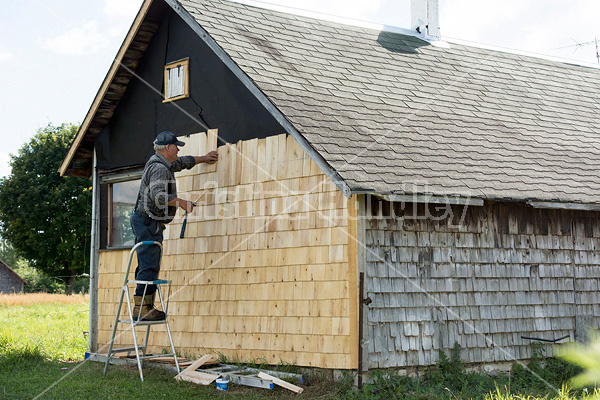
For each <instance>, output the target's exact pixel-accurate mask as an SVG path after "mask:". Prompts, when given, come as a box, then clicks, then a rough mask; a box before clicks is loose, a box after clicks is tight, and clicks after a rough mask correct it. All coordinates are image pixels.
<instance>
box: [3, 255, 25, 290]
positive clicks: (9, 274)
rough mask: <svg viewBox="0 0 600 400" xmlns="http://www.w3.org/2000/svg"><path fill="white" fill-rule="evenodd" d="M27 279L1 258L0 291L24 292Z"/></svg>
mask: <svg viewBox="0 0 600 400" xmlns="http://www.w3.org/2000/svg"><path fill="white" fill-rule="evenodd" d="M24 287H25V280H23V278H21V276H20V275H19V274H17V273H16V272H15V271H13V269H12V268H11V267H9V266H8V265H7V264H6V263H5V262H4V261H2V260H0V293H23V291H24Z"/></svg>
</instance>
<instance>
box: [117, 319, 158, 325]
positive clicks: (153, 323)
mask: <svg viewBox="0 0 600 400" xmlns="http://www.w3.org/2000/svg"><path fill="white" fill-rule="evenodd" d="M166 321H167V320H166V319H163V320H160V321H144V320H141V321H133V326H145V325H162V324H166V323H167V322H166ZM118 322H119V323H122V324H131V320H130V319H120V320H119V321H118Z"/></svg>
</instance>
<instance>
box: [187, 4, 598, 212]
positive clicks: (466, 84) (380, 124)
mask: <svg viewBox="0 0 600 400" xmlns="http://www.w3.org/2000/svg"><path fill="white" fill-rule="evenodd" d="M181 4H182V5H183V6H184V7H185V9H186V10H187V11H188V12H189V13H190V14H192V16H193V17H194V18H195V19H196V21H197V22H198V23H199V24H200V25H201V26H202V27H203V28H204V29H205V30H206V31H207V32H208V33H209V34H210V35H211V36H212V37H213V39H214V40H215V41H216V42H217V43H218V44H219V45H220V46H221V47H222V48H223V50H224V51H225V52H226V53H227V54H228V55H229V56H230V57H231V58H232V59H233V61H234V62H236V63H237V64H238V65H239V66H240V68H241V69H242V70H243V71H244V72H245V73H246V74H247V75H248V76H249V77H250V78H251V79H252V80H253V81H254V82H255V84H256V85H257V86H258V87H259V88H260V90H262V91H263V92H264V93H265V95H266V96H267V97H268V98H269V100H270V101H271V102H272V103H273V104H274V105H275V106H276V107H277V108H278V109H279V110H280V111H281V112H282V114H283V115H285V117H286V118H287V119H288V120H289V121H290V122H291V123H292V125H293V126H294V127H295V128H296V129H297V130H298V132H299V133H300V134H302V135H303V136H304V137H305V138H306V139H307V140H308V141H309V143H311V145H312V146H313V147H314V148H315V149H316V150H317V151H318V152H319V153H320V154H321V155H322V156H323V157H324V159H325V160H326V161H327V162H328V163H329V164H330V165H331V166H332V167H333V168H334V169H335V170H336V171H337V172H338V173H339V174H340V176H341V177H342V178H343V179H344V180H345V181H346V183H347V184H348V185H349V186H350V188H352V189H353V190H364V189H368V190H373V191H377V192H381V193H415V192H416V193H434V194H451V195H461V196H475V197H479V198H487V199H511V200H520V201H523V200H541V201H562V202H582V203H600V176H598V171H599V170H600V70H599V69H595V68H591V67H583V66H577V65H570V64H566V63H560V62H556V61H550V60H545V59H540V58H535V57H530V56H524V55H518V54H511V53H507V52H499V51H493V50H488V49H483V48H477V47H469V46H464V45H459V44H454V43H451V44H450V48H443V47H435V46H432V45H430V44H429V43H427V42H425V41H423V40H420V39H419V38H417V37H413V36H408V35H401V34H397V33H392V32H385V31H382V32H380V31H375V30H370V29H366V28H361V27H356V26H349V25H342V24H339V23H334V22H328V21H323V20H318V19H312V18H307V17H303V16H297V15H292V14H286V13H282V12H277V11H272V10H267V9H261V8H256V7H252V6H248V5H242V4H237V3H232V2H227V1H211V0H182V1H181Z"/></svg>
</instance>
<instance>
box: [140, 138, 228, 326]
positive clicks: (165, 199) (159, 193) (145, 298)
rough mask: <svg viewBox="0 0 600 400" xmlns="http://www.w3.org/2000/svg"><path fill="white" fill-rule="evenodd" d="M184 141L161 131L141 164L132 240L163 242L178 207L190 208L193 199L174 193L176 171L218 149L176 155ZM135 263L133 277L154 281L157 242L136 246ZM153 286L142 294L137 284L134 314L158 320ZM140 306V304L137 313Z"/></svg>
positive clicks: (203, 160)
mask: <svg viewBox="0 0 600 400" xmlns="http://www.w3.org/2000/svg"><path fill="white" fill-rule="evenodd" d="M184 145H185V143H184V142H182V141H179V140H177V137H176V136H175V134H174V133H172V132H168V131H165V132H161V133H159V134H158V136H157V137H156V140H155V141H154V151H155V152H156V153H155V154H154V155H153V156H152V157H150V159H149V160H148V162H147V163H146V166H145V167H144V172H143V174H142V182H141V184H140V190H139V193H138V197H137V201H136V205H135V209H134V211H133V214H132V215H131V227H132V228H133V233H134V234H135V242H136V243H139V242H143V241H154V242H159V243H162V241H163V230H164V229H165V224H168V223H169V222H171V221H172V220H173V218H174V217H175V212H176V211H177V207H181V208H182V209H184V210H185V212H192V210H193V209H194V203H192V202H191V201H187V200H183V199H180V198H179V197H177V185H176V183H175V172H179V171H181V170H182V169H191V168H193V167H194V166H195V165H196V164H198V163H210V164H212V163H214V162H216V161H217V152H216V151H211V152H210V153H208V154H206V155H205V156H184V157H177V153H179V147H181V146H184ZM137 255H138V267H137V268H136V270H135V279H136V280H139V281H153V280H156V279H158V273H159V271H160V248H159V247H158V246H140V247H138V248H137ZM155 294H156V286H154V285H149V286H148V287H147V288H146V293H145V295H144V285H142V284H138V285H137V287H136V290H135V295H134V306H135V307H134V309H133V315H134V316H136V318H137V316H138V315H140V319H141V320H144V321H160V320H164V319H165V317H166V316H165V313H164V312H163V311H159V310H157V309H156V308H155V307H154V298H155ZM140 307H141V308H142V310H141V313H140Z"/></svg>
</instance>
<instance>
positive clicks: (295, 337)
mask: <svg viewBox="0 0 600 400" xmlns="http://www.w3.org/2000/svg"><path fill="white" fill-rule="evenodd" d="M134 74H135V75H134ZM599 109H600V70H599V69H598V68H596V67H593V66H581V65H573V64H567V63H563V62H558V61H553V60H547V59H541V58H536V57H532V56H528V55H522V54H512V53H508V52H501V51H496V50H491V49H486V48H480V47H473V46H466V45H463V44H460V43H454V42H443V41H440V40H436V38H433V37H429V36H425V35H420V34H417V33H415V32H410V31H406V30H400V29H394V28H386V29H382V28H381V27H379V29H377V27H374V26H371V25H356V24H354V25H352V24H343V23H340V22H332V21H327V20H324V19H319V18H315V17H314V16H306V15H302V16H301V15H294V14H291V13H289V12H285V11H282V10H273V9H264V8H258V7H255V6H251V5H247V4H242V3H238V2H230V1H222V0H182V1H179V2H177V1H174V0H154V1H152V0H147V1H145V2H144V4H143V5H142V7H141V9H140V12H139V14H138V16H137V17H136V20H135V21H134V23H133V25H132V28H131V30H130V32H129V34H128V36H127V37H126V39H125V41H124V43H123V46H122V48H121V49H120V51H119V53H118V55H117V57H116V59H115V62H114V64H113V66H112V67H111V69H110V71H109V72H108V74H107V77H106V79H105V81H104V82H103V84H102V86H101V87H100V90H99V92H98V95H97V97H96V99H95V100H94V103H93V104H92V106H91V108H90V111H89V113H88V114H87V116H86V118H85V120H84V122H83V124H82V126H81V129H80V131H79V133H78V135H77V138H76V139H75V141H74V143H73V145H72V147H71V150H70V152H69V154H68V155H67V157H66V158H65V160H64V162H63V165H62V167H61V173H62V174H63V175H72V176H90V175H91V176H93V179H94V213H95V217H94V227H93V232H92V233H93V238H94V239H93V248H94V250H93V254H92V297H91V299H92V300H91V306H90V307H91V321H90V322H91V327H90V340H91V342H90V346H91V351H93V352H102V348H103V345H105V344H106V343H107V341H108V340H109V337H110V332H111V329H112V323H113V321H114V313H115V312H116V306H117V301H118V295H119V291H120V286H119V285H120V282H121V281H122V273H123V270H124V268H125V263H126V257H127V254H128V252H129V248H131V245H132V236H131V231H130V228H129V223H128V216H129V214H130V213H131V210H132V208H133V203H134V201H135V197H136V195H137V189H138V186H139V177H140V175H141V170H142V167H143V164H144V162H145V161H146V160H147V159H148V157H149V156H150V155H151V154H152V140H153V139H154V137H155V135H156V134H158V133H159V132H160V131H162V130H166V129H168V130H171V131H173V132H175V133H177V135H179V136H181V139H182V140H184V141H186V142H188V145H186V146H185V147H184V148H183V151H182V153H183V152H185V153H187V154H202V153H203V152H206V151H207V150H210V146H209V143H210V142H211V137H213V136H211V135H214V134H215V130H217V129H218V136H219V139H220V140H219V143H218V152H219V162H218V163H217V165H216V167H211V168H207V167H205V166H199V167H196V168H195V169H194V170H191V171H188V172H187V173H185V174H182V175H181V176H180V177H179V180H178V188H179V193H180V195H181V196H182V197H185V198H188V199H190V200H193V199H195V198H196V197H197V196H198V195H199V194H201V193H203V192H204V191H206V193H207V194H206V195H205V196H204V197H203V199H202V200H201V201H200V203H201V204H200V205H199V207H198V208H197V209H196V211H195V214H194V219H193V220H192V221H191V223H190V224H189V225H188V228H187V233H186V237H185V238H184V239H179V231H180V228H181V222H182V219H181V217H182V216H179V217H178V218H177V219H176V220H175V221H174V223H172V224H171V225H170V226H169V227H168V229H167V231H166V232H165V239H166V240H165V255H164V258H163V267H162V272H161V274H162V276H164V277H165V278H168V279H172V280H173V282H174V284H175V285H176V293H175V295H174V296H173V298H172V303H171V304H172V309H171V311H170V321H172V322H171V329H172V331H173V332H174V339H175V344H176V347H178V348H179V350H180V351H181V352H187V353H197V354H199V353H203V352H206V351H214V352H220V353H222V354H224V355H226V356H230V357H238V358H240V359H243V360H253V359H266V360H267V361H268V362H271V363H278V362H280V361H284V362H287V363H292V364H297V365H302V366H316V367H323V368H332V369H356V368H358V367H359V363H362V364H363V368H365V369H366V368H380V367H404V368H408V367H415V366H426V365H431V364H432V363H434V362H435V361H436V360H437V359H438V356H439V350H444V351H448V350H449V349H451V348H452V347H453V346H454V343H455V342H458V343H459V344H460V345H461V349H462V350H461V351H462V354H461V355H462V357H463V359H464V360H465V361H466V362H467V363H472V364H493V365H501V364H502V363H505V362H507V361H512V360H515V359H526V358H528V357H530V356H531V348H530V346H529V340H528V339H524V338H523V336H525V337H536V338H542V339H547V340H553V339H556V338H559V337H562V336H566V335H568V336H569V337H570V338H571V339H573V340H574V339H576V338H577V337H578V335H580V334H582V333H584V332H585V330H586V329H587V328H588V327H590V326H591V327H595V328H597V327H598V322H599V321H598V316H599V315H600V309H599V307H600V303H599V300H600V299H599V298H598V296H599V295H598V289H599V284H600V256H599V255H598V249H599V247H600V223H599V222H600V221H599V217H600V214H599V212H598V211H600V200H599V199H600V177H599V176H598V172H597V171H598V170H599V169H600V113H598V110H599ZM361 295H362V297H361ZM153 335H154V336H153V338H152V340H151V343H152V344H156V348H155V350H158V349H160V347H161V346H165V345H166V343H167V340H166V335H165V333H164V332H160V331H157V332H156V333H154V334H153ZM128 340H129V339H127V338H122V339H121V341H122V342H127V341H128ZM104 351H106V350H104Z"/></svg>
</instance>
